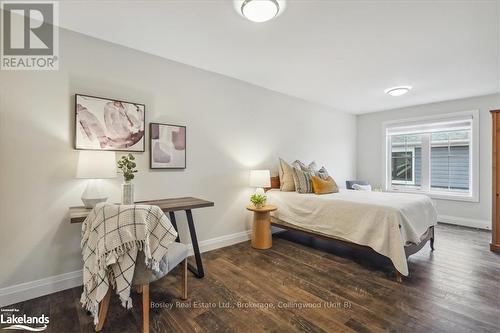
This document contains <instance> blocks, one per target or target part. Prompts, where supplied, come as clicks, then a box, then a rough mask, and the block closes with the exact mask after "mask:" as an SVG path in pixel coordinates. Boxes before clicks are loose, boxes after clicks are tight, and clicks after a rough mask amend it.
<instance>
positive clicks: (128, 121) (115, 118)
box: [74, 94, 146, 152]
mask: <svg viewBox="0 0 500 333" xmlns="http://www.w3.org/2000/svg"><path fill="white" fill-rule="evenodd" d="M145 127H146V105H144V104H141V103H134V102H127V101H123V100H117V99H112V98H105V97H98V96H91V95H84V94H75V140H74V144H75V145H74V147H75V149H76V150H107V151H125V152H144V151H145V150H146V149H145V141H146V139H145Z"/></svg>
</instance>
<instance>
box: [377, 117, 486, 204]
mask: <svg viewBox="0 0 500 333" xmlns="http://www.w3.org/2000/svg"><path fill="white" fill-rule="evenodd" d="M478 117H479V113H478V112H477V111H471V112H460V113H455V114H447V115H442V116H440V117H430V118H421V119H412V120H408V121H404V122H401V121H397V122H388V123H386V124H385V126H384V131H385V137H386V142H387V146H386V152H387V154H386V155H387V158H386V159H385V185H386V189H387V190H389V191H401V192H418V193H427V194H429V195H430V196H431V197H435V198H442V199H456V200H467V201H477V200H478V197H477V196H478V190H479V182H478V177H479V175H478V169H477V167H478V160H479V153H478V148H479V139H478V130H477V126H478V123H477V122H478Z"/></svg>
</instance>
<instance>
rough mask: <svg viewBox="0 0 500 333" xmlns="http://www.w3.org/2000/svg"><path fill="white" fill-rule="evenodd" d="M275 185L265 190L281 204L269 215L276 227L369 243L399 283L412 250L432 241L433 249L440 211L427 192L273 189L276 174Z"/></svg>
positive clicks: (345, 241)
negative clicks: (320, 191)
mask: <svg viewBox="0 0 500 333" xmlns="http://www.w3.org/2000/svg"><path fill="white" fill-rule="evenodd" d="M273 178H274V177H273ZM278 181H279V180H278ZM271 184H273V187H274V189H270V190H268V191H267V193H266V195H267V198H268V199H267V200H268V203H269V204H273V205H276V206H277V207H278V210H277V211H276V212H274V213H273V214H272V217H271V223H272V224H273V225H274V226H276V227H279V228H284V229H292V230H296V231H301V232H306V233H308V234H311V235H313V236H317V237H322V238H327V239H331V240H335V241H339V242H344V243H348V244H351V245H357V246H363V247H368V248H370V249H372V250H374V251H376V252H378V253H379V254H381V255H383V256H386V257H388V258H389V259H390V260H391V262H392V263H393V265H394V268H395V273H396V279H397V281H398V282H401V276H402V275H404V276H408V275H409V270H408V263H407V258H408V257H409V256H410V255H412V254H414V253H416V252H418V251H419V250H420V249H421V248H422V247H423V246H424V245H425V244H426V243H427V242H428V241H429V242H430V246H431V249H434V244H433V243H434V226H435V225H436V223H437V212H436V209H435V207H434V205H433V203H432V201H431V200H430V199H429V198H428V197H427V196H425V195H419V194H407V193H385V192H365V191H354V190H345V189H341V190H340V191H339V192H338V193H332V194H323V195H316V194H312V193H311V194H300V193H297V192H282V191H280V190H279V189H275V187H276V179H272V181H271Z"/></svg>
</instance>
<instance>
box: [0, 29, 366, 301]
mask: <svg viewBox="0 0 500 333" xmlns="http://www.w3.org/2000/svg"><path fill="white" fill-rule="evenodd" d="M60 38H61V40H60V53H61V54H60V60H61V69H60V70H59V71H58V72H3V71H2V72H1V73H0V89H1V90H0V158H1V162H0V168H1V172H0V253H1V254H0V256H1V258H2V259H1V265H0V297H1V296H2V290H3V294H4V296H5V294H6V293H8V292H9V290H10V291H16V290H18V289H19V288H20V289H22V286H21V287H19V288H17V289H16V288H14V289H12V288H11V289H8V288H7V289H6V287H9V286H12V285H16V284H19V283H24V282H29V281H33V280H37V279H43V278H47V277H51V276H55V275H59V274H63V273H68V272H73V271H77V270H79V269H81V265H82V264H81V261H80V244H79V242H80V224H74V225H70V223H69V220H68V207H69V206H74V205H80V204H81V201H80V195H81V193H82V192H83V190H84V187H85V181H84V180H78V179H74V176H75V167H76V161H77V154H78V153H77V152H76V151H74V150H73V148H72V145H73V136H74V125H73V121H74V105H73V103H74V94H75V93H83V94H89V95H96V96H104V97H110V98H116V99H122V100H130V101H134V102H142V103H144V104H146V122H147V123H149V122H152V121H156V122H166V123H173V124H182V125H186V126H187V142H188V145H187V169H186V170H184V171H151V170H149V164H148V156H149V153H148V150H149V145H148V144H147V145H146V152H145V153H140V154H137V156H138V168H139V170H140V172H139V173H138V174H137V176H136V186H135V187H136V199H153V198H167V197H174V196H197V197H201V198H205V199H208V200H212V201H214V202H215V207H214V208H206V209H201V210H196V211H194V218H195V222H196V226H197V230H198V236H199V239H200V240H201V241H203V240H210V239H213V238H216V237H220V236H224V235H231V234H235V233H239V232H242V231H245V230H248V229H249V228H250V227H251V225H250V222H251V215H250V213H249V212H247V211H246V209H245V205H246V203H247V200H248V195H249V193H250V191H251V190H250V189H249V188H248V187H247V179H248V178H247V177H248V170H249V169H251V168H270V169H273V170H277V159H278V157H279V156H281V157H283V158H285V159H289V160H293V159H295V158H300V159H303V160H304V161H307V162H308V161H310V160H312V159H316V161H317V162H318V163H319V164H320V165H323V164H324V165H325V166H326V167H327V168H328V169H329V170H330V171H331V172H332V174H333V175H334V177H335V178H336V179H337V180H338V182H339V184H343V183H344V181H345V179H347V178H351V177H353V176H354V175H355V173H356V171H355V141H356V119H355V116H353V115H348V114H344V113H339V112H335V111H334V110H332V109H329V108H327V107H323V106H319V105H316V104H311V103H308V102H305V101H303V100H300V99H296V98H292V97H289V96H285V95H282V94H279V93H275V92H272V91H269V90H265V89H262V88H259V87H256V86H253V85H250V84H247V83H244V82H241V81H238V80H234V79H231V78H228V77H225V76H221V75H218V74H214V73H211V72H207V71H203V70H200V69H196V68H193V67H189V66H186V65H182V64H179V63H176V62H172V61H168V60H165V59H162V58H159V57H155V56H151V55H148V54H145V53H141V52H138V51H134V50H132V49H128V48H124V47H120V46H117V45H114V44H110V43H106V42H103V41H99V40H96V39H92V38H89V37H85V36H82V35H79V34H76V33H72V32H68V31H64V30H63V31H61V32H60ZM147 128H149V127H147ZM146 137H147V138H149V133H146ZM117 155H118V156H120V155H121V154H119V153H118V154H117ZM120 184H121V180H120V179H118V178H117V179H115V180H110V181H107V182H106V186H107V188H108V190H109V191H110V193H111V201H115V202H118V201H119V200H120ZM179 224H180V225H181V226H183V225H185V220H184V217H182V218H179ZM181 233H183V235H186V232H185V229H182V230H181ZM183 238H184V240H185V241H186V238H185V237H183ZM187 242H189V239H188V240H187ZM70 275H71V274H70ZM64 276H66V275H63V277H64ZM71 276H73V275H71ZM44 281H45V282H47V281H48V282H47V283H51V282H50V281H52V280H50V279H49V280H42V282H40V283H42V284H43V283H45V282H44ZM30 286H32V285H30ZM2 288H3V289H2ZM49 289H50V288H49ZM0 303H2V302H1V300H0Z"/></svg>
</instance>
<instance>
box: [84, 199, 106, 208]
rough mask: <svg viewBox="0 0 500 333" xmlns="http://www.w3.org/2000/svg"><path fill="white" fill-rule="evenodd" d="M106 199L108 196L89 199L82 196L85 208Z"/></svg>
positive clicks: (92, 206)
mask: <svg viewBox="0 0 500 333" xmlns="http://www.w3.org/2000/svg"><path fill="white" fill-rule="evenodd" d="M106 201H108V198H98V199H89V198H84V197H82V202H83V205H84V206H85V208H94V207H95V206H96V205H97V204H98V203H100V202H106Z"/></svg>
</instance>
